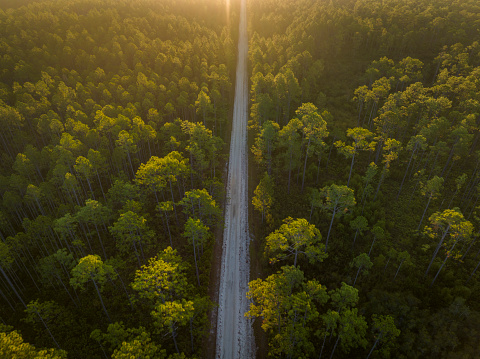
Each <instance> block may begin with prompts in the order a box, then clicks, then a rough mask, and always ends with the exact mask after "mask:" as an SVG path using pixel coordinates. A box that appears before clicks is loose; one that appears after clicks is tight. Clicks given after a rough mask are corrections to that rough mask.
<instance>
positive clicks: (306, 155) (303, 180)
mask: <svg viewBox="0 0 480 359" xmlns="http://www.w3.org/2000/svg"><path fill="white" fill-rule="evenodd" d="M310 141H311V140H310V139H309V140H308V144H307V149H306V151H305V163H304V165H303V178H302V192H303V187H304V185H305V171H306V169H307V159H308V149H309V147H310Z"/></svg>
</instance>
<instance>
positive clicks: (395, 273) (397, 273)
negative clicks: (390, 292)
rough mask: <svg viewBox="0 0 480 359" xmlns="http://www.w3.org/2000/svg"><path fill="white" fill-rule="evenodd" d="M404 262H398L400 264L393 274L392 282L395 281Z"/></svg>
mask: <svg viewBox="0 0 480 359" xmlns="http://www.w3.org/2000/svg"><path fill="white" fill-rule="evenodd" d="M404 261H405V259H404V260H403V261H401V262H400V264H399V266H398V269H397V273H395V277H393V281H395V279H396V278H397V275H398V272H400V267H401V266H402V264H403V262H404Z"/></svg>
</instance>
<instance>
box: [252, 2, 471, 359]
mask: <svg viewBox="0 0 480 359" xmlns="http://www.w3.org/2000/svg"><path fill="white" fill-rule="evenodd" d="M249 15H250V32H251V34H250V38H251V43H250V48H249V57H250V71H251V72H250V76H251V91H250V100H251V103H250V129H251V134H252V136H251V137H252V141H251V145H250V146H251V152H252V159H253V160H254V161H255V163H256V168H257V173H258V176H257V177H258V178H257V180H256V183H255V185H254V190H252V195H253V198H252V205H253V209H254V210H255V211H258V213H259V214H261V217H259V220H258V221H257V222H256V223H255V224H256V225H255V233H256V237H259V238H261V241H260V243H257V244H256V247H255V248H256V256H257V259H258V260H259V261H260V268H261V269H262V272H263V276H262V278H259V279H257V280H255V281H253V282H252V283H251V287H250V292H249V296H250V297H251V298H252V300H253V304H252V306H251V309H250V311H249V313H248V314H249V316H251V317H252V318H262V321H261V325H260V323H259V326H258V327H257V336H258V335H261V334H262V333H263V332H265V333H266V337H264V338H265V340H266V342H267V343H268V350H266V352H267V351H268V353H269V355H271V356H274V357H289V358H291V357H316V358H318V357H322V356H323V357H348V358H351V357H359V358H360V357H362V358H364V357H395V358H426V357H442V358H460V357H462V358H463V357H465V358H467V357H468V358H474V357H476V356H477V355H478V351H479V346H478V343H479V339H480V333H479V332H478V327H479V319H480V315H479V314H480V313H479V310H480V306H479V302H478V290H479V277H478V271H477V269H478V267H479V264H480V255H479V254H480V247H479V245H478V233H479V230H480V222H479V218H478V215H479V212H478V204H479V203H478V200H479V198H480V192H479V188H480V187H479V184H480V177H479V172H478V170H479V166H478V165H479V163H480V162H479V161H480V157H479V153H480V152H479V148H478V140H479V136H480V133H479V128H478V118H479V113H480V102H479V100H480V98H479V93H480V82H479V78H480V77H479V74H480V44H479V41H480V33H479V30H478V29H479V24H480V23H479V21H480V6H479V4H478V2H475V1H454V2H451V1H408V0H392V1H382V2H379V1H370V0H357V1H355V0H352V1H349V0H345V1H313V0H305V1H302V0H298V1H297V0H295V1H293V0H292V1H276V0H264V1H252V2H249ZM319 243H321V244H319ZM319 250H320V251H321V252H320V253H318V251H319ZM342 293H343V294H342ZM342 297H344V298H345V299H343V300H341V299H339V298H342ZM266 352H265V353H266Z"/></svg>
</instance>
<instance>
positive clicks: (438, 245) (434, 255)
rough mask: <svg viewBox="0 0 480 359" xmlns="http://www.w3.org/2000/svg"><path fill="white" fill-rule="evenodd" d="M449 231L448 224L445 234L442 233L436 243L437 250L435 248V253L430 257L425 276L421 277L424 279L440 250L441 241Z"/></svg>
mask: <svg viewBox="0 0 480 359" xmlns="http://www.w3.org/2000/svg"><path fill="white" fill-rule="evenodd" d="M449 229H450V224H449V225H448V226H447V229H445V232H443V235H442V238H441V239H440V242H438V244H437V248H435V252H433V256H432V259H431V260H430V264H429V265H428V268H427V270H426V271H425V274H424V275H423V276H424V277H425V276H426V275H427V274H428V271H429V270H430V267H431V266H432V263H433V260H434V259H435V257H436V256H437V253H438V251H439V250H440V247H441V246H442V243H443V240H444V239H445V237H446V236H447V234H448V230H449Z"/></svg>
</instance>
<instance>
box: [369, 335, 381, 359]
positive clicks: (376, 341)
mask: <svg viewBox="0 0 480 359" xmlns="http://www.w3.org/2000/svg"><path fill="white" fill-rule="evenodd" d="M379 340H380V337H378V338H377V340H375V343H374V344H373V346H372V349H370V353H368V356H367V359H368V358H370V355H372V353H373V350H374V349H375V347H376V346H377V343H378V341H379Z"/></svg>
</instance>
